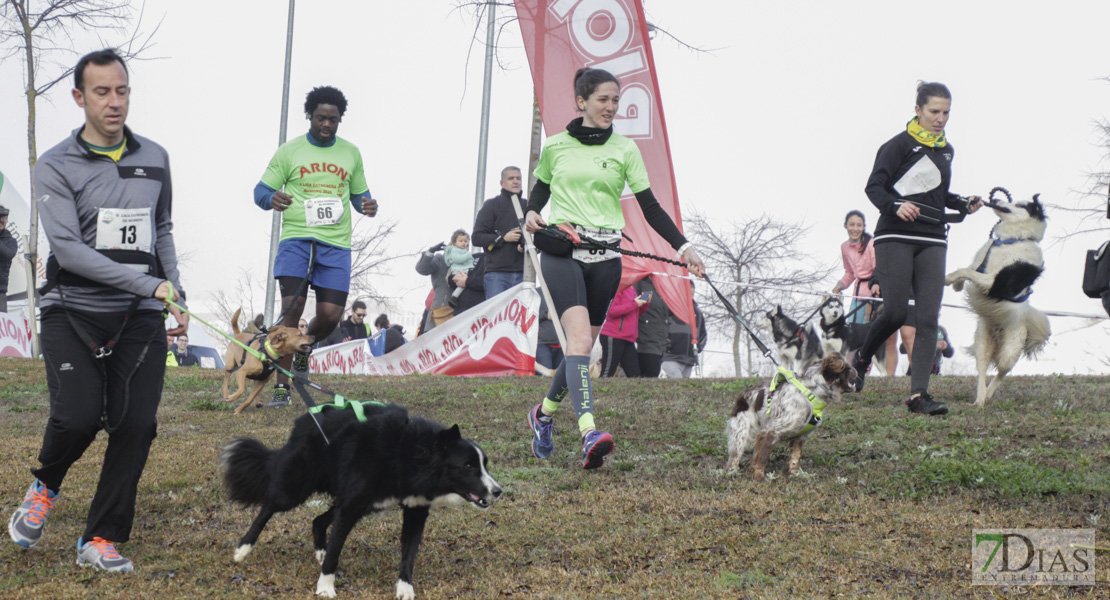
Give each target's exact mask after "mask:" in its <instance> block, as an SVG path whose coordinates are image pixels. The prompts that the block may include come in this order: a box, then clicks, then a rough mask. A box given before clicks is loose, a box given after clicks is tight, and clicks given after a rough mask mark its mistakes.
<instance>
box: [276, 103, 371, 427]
mask: <svg viewBox="0 0 1110 600" xmlns="http://www.w3.org/2000/svg"><path fill="white" fill-rule="evenodd" d="M346 112H347V98H346V97H345V96H344V95H343V92H341V91H339V90H338V89H336V88H334V87H331V86H321V87H317V88H313V89H312V91H311V92H309V93H308V94H307V95H306V96H305V101H304V114H305V117H306V118H307V119H308V122H309V128H308V133H306V134H305V135H303V136H298V137H295V138H293V139H292V140H289V141H288V142H286V143H284V144H282V145H281V147H279V148H278V149H277V151H276V152H275V153H274V155H273V157H272V158H271V159H270V164H269V165H267V166H266V171H265V173H263V174H262V178H261V179H260V180H259V182H258V185H256V186H255V188H254V202H255V204H257V205H258V207H259V208H261V209H263V210H270V209H273V210H276V211H279V212H281V242H280V243H279V244H278V250H277V255H276V256H275V257H274V279H276V280H277V282H278V287H279V289H280V292H281V314H282V315H284V318H283V319H282V322H281V325H284V326H286V327H296V326H297V323H298V322H299V321H300V318H301V314H302V313H303V312H304V308H305V303H306V302H307V301H308V285H309V284H311V286H312V289H313V290H315V291H316V317H315V318H314V319H312V321H311V322H310V323H309V328H308V334H309V335H311V336H312V337H313V339H316V340H319V339H324V338H327V337H328V336H329V335H331V333H332V331H334V330H335V326H336V324H337V323H339V319H340V318H341V317H342V316H343V306H344V305H345V304H347V296H348V294H349V292H350V289H351V223H352V222H353V220H354V218H353V216H352V214H351V213H353V212H358V213H361V214H362V215H363V216H366V217H373V216H375V215H376V214H377V213H378V201H377V200H375V199H374V198H373V197H372V196H371V195H370V188H369V187H368V186H367V184H366V173H365V172H364V170H363V163H362V154H361V153H360V152H359V149H358V147H357V146H355V145H354V144H352V143H351V142H349V141H347V140H346V139H343V138H341V137H339V135H338V133H339V123H340V122H341V121H342V120H343V115H344V114H346ZM348 205H349V206H348ZM306 276H307V280H306ZM280 364H281V366H282V367H283V368H284V369H289V368H290V365H292V370H293V372H294V373H307V372H308V354H307V353H305V352H294V353H293V354H291V355H286V356H283V357H282V358H281V361H280ZM288 404H289V377H288V376H287V375H285V373H282V372H278V374H277V376H276V383H275V385H274V391H273V400H272V401H271V402H270V406H285V405H288Z"/></svg>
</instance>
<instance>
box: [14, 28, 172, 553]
mask: <svg viewBox="0 0 1110 600" xmlns="http://www.w3.org/2000/svg"><path fill="white" fill-rule="evenodd" d="M73 77H74V84H75V85H74V88H73V99H74V101H75V102H76V103H77V105H78V106H80V107H81V108H82V109H84V113H85V115H84V116H85V122H84V124H83V125H82V126H81V127H79V128H77V129H75V130H74V131H73V133H72V134H70V135H69V136H68V137H67V138H66V139H65V140H63V141H62V142H60V143H59V144H58V145H56V146H54V147H53V148H51V149H50V150H48V151H46V153H44V154H43V155H42V156H41V157H40V158H39V161H38V164H37V165H36V166H35V174H34V176H35V188H36V189H37V190H38V193H40V194H41V195H42V196H41V198H42V199H41V200H38V206H39V216H40V217H41V219H42V230H43V231H44V232H45V233H46V238H47V240H48V241H49V242H50V257H49V259H48V260H47V261H46V262H47V273H49V274H50V275H49V278H48V282H47V286H46V288H47V289H46V291H45V293H44V294H43V298H42V354H43V363H44V366H45V371H46V383H47V387H48V388H49V391H50V413H49V418H48V419H47V420H46V427H45V431H44V434H43V439H42V447H41V448H40V450H39V453H38V462H39V463H40V466H39V467H38V468H34V469H31V474H32V475H33V476H34V478H35V479H34V480H33V481H32V482H31V485H30V487H29V488H28V489H27V494H26V495H25V496H24V497H23V502H22V504H20V505H19V508H17V509H16V510H15V513H14V514H13V515H12V518H11V520H10V521H9V522H8V534H9V535H10V536H11V538H12V541H14V542H15V543H17V544H19V545H20V546H24V547H26V548H30V547H33V546H35V545H37V544H38V543H39V541H40V540H41V538H42V533H43V529H44V527H45V525H46V521H47V518H48V516H49V514H50V512H51V510H52V509H53V508H54V504H55V503H56V502H59V501H60V496H59V493H60V492H61V491H62V483H63V482H64V480H65V479H66V476H67V474H69V473H70V470H71V469H72V467H73V466H74V464H75V463H76V462H77V461H78V460H79V459H80V458H81V457H82V455H83V454H85V451H86V450H88V448H89V446H90V445H91V444H92V442H93V440H95V439H96V436H97V434H98V433H99V432H100V431H102V430H103V431H105V432H106V433H107V436H108V443H107V445H106V446H98V449H100V448H103V452H104V458H103V466H102V467H100V475H99V479H98V481H97V483H96V484H95V485H91V486H90V485H88V484H87V483H86V484H84V485H82V484H81V483H78V482H75V483H74V484H73V485H74V487H78V488H84V489H78V490H74V493H73V494H72V498H71V501H75V500H76V501H81V500H83V501H84V502H88V516H87V517H86V518H85V522H84V526H83V532H82V534H81V537H80V538H79V539H78V540H77V564H78V565H81V566H91V567H93V568H94V569H97V570H104V571H110V572H125V571H132V570H134V565H133V564H132V562H131V561H130V560H129V559H127V558H125V557H124V556H122V555H121V554H120V553H119V551H118V550H117V548H116V545H117V544H120V543H123V542H126V541H128V540H129V539H130V538H131V526H132V523H133V521H134V519H135V506H136V499H137V496H138V491H139V479H140V477H141V476H142V474H143V469H144V468H145V467H146V463H147V457H148V456H149V454H150V445H151V443H152V442H153V441H154V438H155V436H156V434H157V430H158V421H157V418H156V415H157V413H158V404H159V403H160V402H161V400H162V384H163V382H164V381H165V375H166V361H165V360H162V359H161V350H162V349H166V350H168V344H167V346H163V345H162V344H165V343H167V342H165V341H163V340H164V339H168V336H169V335H178V334H182V333H185V331H186V330H187V329H188V326H189V316H188V315H187V314H183V313H182V312H181V311H180V310H178V308H177V307H175V306H170V307H169V310H170V312H171V313H173V315H174V318H175V319H176V320H177V322H178V323H179V325H178V326H177V327H175V328H174V329H172V330H170V331H166V321H165V318H164V317H163V316H162V311H163V310H164V309H166V306H167V304H166V303H167V302H169V301H175V302H177V303H178V304H179V305H181V304H184V301H185V292H184V291H183V290H182V287H181V280H180V277H179V274H178V269H177V250H176V249H175V246H174V239H173V219H172V218H171V214H170V213H171V206H172V205H173V191H172V186H171V183H170V181H171V177H170V162H169V155H168V154H167V153H166V150H165V149H163V148H162V147H161V146H159V145H158V144H156V143H155V142H154V141H152V140H149V139H147V138H145V137H141V136H138V135H135V134H134V133H133V132H132V131H131V129H130V128H128V127H127V126H126V125H125V123H126V120H127V113H128V108H129V105H130V96H131V94H130V92H131V85H130V81H129V78H128V74H127V66H126V65H125V64H124V62H123V59H122V58H121V57H120V56H119V55H118V54H116V52H115V51H114V50H111V49H105V50H100V51H97V52H92V53H90V54H86V55H85V56H83V57H81V59H80V60H79V61H78V62H77V66H76V67H75V68H74V70H73ZM180 207H181V205H180V204H179V208H180ZM186 208H189V206H188V205H186ZM121 228H122V229H123V234H125V235H123V236H121V235H120V231H121ZM101 236H103V237H101ZM121 237H122V238H123V239H121ZM98 239H100V240H102V241H106V240H108V239H111V240H113V241H114V244H113V245H115V246H117V248H118V250H116V251H112V252H101V251H99V250H97V248H96V246H98V245H100V244H98V243H97V242H98ZM106 348H110V349H111V352H107V351H106ZM148 353H149V354H150V357H149V360H147V359H146V358H147V355H148ZM12 460H13V461H16V462H23V460H22V459H18V460H17V459H12ZM80 479H81V478H78V481H80ZM85 480H86V481H88V479H87V478H86V479H85ZM90 496H91V501H89V500H88V499H89V497H90ZM150 502H152V503H153V502H155V501H154V500H153V499H152V500H151V501H150ZM71 510H72V509H71ZM69 517H70V518H72V514H71V515H69ZM67 525H68V526H69V527H67V528H66V529H70V528H71V527H72V526H73V523H68V524H67ZM59 545H60V544H52V545H51V547H57V546H59ZM49 562H55V561H53V560H50V561H49Z"/></svg>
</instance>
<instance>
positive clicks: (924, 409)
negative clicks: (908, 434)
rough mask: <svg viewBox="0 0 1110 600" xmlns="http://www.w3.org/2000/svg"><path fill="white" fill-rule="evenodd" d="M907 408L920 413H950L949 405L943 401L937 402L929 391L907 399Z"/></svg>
mask: <svg viewBox="0 0 1110 600" xmlns="http://www.w3.org/2000/svg"><path fill="white" fill-rule="evenodd" d="M906 408H908V409H909V410H910V412H912V413H919V414H923V415H946V414H948V405H947V404H945V403H943V402H936V401H934V400H933V397H932V396H930V395H929V394H928V392H926V393H923V394H921V395H920V396H917V397H916V398H910V399H909V400H907V401H906Z"/></svg>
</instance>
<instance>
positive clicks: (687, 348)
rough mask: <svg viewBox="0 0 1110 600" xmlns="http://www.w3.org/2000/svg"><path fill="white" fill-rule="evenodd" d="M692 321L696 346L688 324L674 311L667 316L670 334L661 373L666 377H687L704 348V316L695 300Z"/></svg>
mask: <svg viewBox="0 0 1110 600" xmlns="http://www.w3.org/2000/svg"><path fill="white" fill-rule="evenodd" d="M694 322H695V323H696V328H697V331H698V340H697V345H696V346H695V345H694V343H693V339H692V336H691V335H690V325H689V324H688V323H684V322H683V321H680V320H679V319H678V317H676V316H675V315H674V313H671V314H670V315H669V316H668V317H667V330H668V332H669V333H670V336H669V338H668V343H667V352H666V353H664V354H663V373H664V374H665V375H666V376H667V377H670V378H673V379H679V378H686V377H689V376H690V373H692V372H693V370H694V367H695V366H697V364H698V356H700V355H701V353H702V352H703V351H704V350H705V344H706V342H707V341H708V340H709V336H708V335H707V332H706V330H705V317H703V316H702V314H701V309H700V308H698V303H697V302H694ZM695 347H696V348H697V350H696V352H695Z"/></svg>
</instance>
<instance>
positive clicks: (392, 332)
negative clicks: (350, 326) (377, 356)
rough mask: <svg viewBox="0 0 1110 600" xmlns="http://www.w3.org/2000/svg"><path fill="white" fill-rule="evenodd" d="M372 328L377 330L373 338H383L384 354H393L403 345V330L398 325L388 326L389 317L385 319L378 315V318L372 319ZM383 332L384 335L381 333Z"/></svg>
mask: <svg viewBox="0 0 1110 600" xmlns="http://www.w3.org/2000/svg"><path fill="white" fill-rule="evenodd" d="M374 327H377V328H378V333H376V334H374V335H375V337H377V336H378V335H384V336H385V350H384V354H389V353H390V352H393V351H394V350H396V349H398V348H400V347H401V346H404V345H405V330H404V328H402V327H401V326H400V325H390V324H389V317H387V316H386V315H384V314H381V315H378V318H377V319H374ZM383 331H384V332H385V333H382V332H383Z"/></svg>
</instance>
